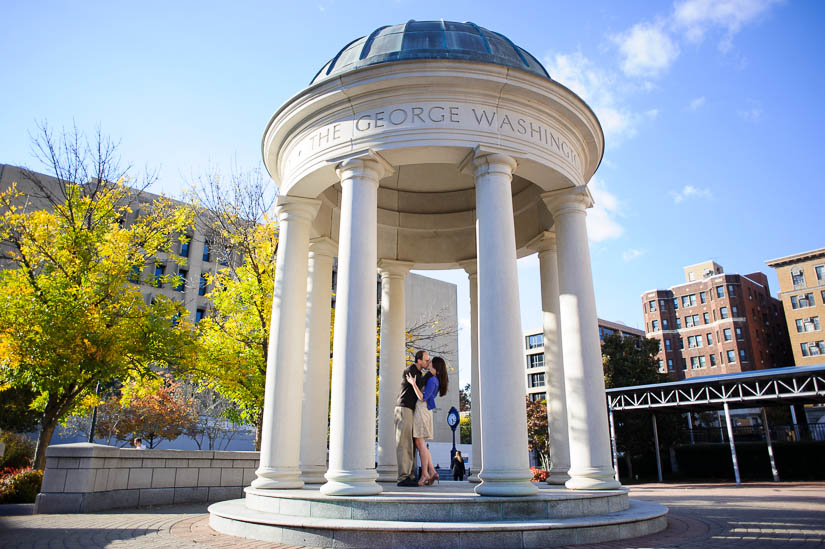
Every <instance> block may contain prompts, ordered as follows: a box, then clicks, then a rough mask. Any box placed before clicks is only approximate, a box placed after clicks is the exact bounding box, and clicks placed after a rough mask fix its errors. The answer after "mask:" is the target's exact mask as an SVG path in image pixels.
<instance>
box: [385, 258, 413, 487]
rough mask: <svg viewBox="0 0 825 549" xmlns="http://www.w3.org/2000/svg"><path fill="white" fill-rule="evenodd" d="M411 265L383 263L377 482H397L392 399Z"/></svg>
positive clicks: (402, 360)
mask: <svg viewBox="0 0 825 549" xmlns="http://www.w3.org/2000/svg"><path fill="white" fill-rule="evenodd" d="M411 267H412V263H403V262H401V261H391V260H388V259H382V260H380V261H379V262H378V269H379V272H380V273H381V355H380V358H379V367H378V456H377V462H378V480H379V481H381V482H390V481H392V482H395V481H396V480H398V464H397V463H396V459H395V418H394V410H395V399H396V396H397V393H398V389H399V387H401V379H402V374H403V372H404V366H405V364H406V337H405V332H404V330H405V326H404V319H405V318H406V317H405V300H404V278H405V277H406V276H407V273H408V272H409V270H410V268H411Z"/></svg>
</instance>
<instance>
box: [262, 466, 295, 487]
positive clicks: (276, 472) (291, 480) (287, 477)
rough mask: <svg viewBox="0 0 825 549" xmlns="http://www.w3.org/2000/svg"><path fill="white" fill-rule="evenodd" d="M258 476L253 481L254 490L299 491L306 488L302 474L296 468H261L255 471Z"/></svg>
mask: <svg viewBox="0 0 825 549" xmlns="http://www.w3.org/2000/svg"><path fill="white" fill-rule="evenodd" d="M255 474H256V475H257V476H258V478H256V479H255V480H253V481H252V484H251V486H252V487H253V488H260V489H261V490H297V489H300V488H303V487H304V481H302V480H301V472H300V471H298V469H296V468H288V469H281V468H261V469H258V470H257V471H255Z"/></svg>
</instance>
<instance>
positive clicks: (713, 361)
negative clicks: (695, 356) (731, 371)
mask: <svg viewBox="0 0 825 549" xmlns="http://www.w3.org/2000/svg"><path fill="white" fill-rule="evenodd" d="M710 367H711V368H716V355H714V354H711V355H710Z"/></svg>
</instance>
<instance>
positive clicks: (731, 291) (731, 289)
mask: <svg viewBox="0 0 825 549" xmlns="http://www.w3.org/2000/svg"><path fill="white" fill-rule="evenodd" d="M728 295H729V296H730V297H736V286H734V285H733V284H728Z"/></svg>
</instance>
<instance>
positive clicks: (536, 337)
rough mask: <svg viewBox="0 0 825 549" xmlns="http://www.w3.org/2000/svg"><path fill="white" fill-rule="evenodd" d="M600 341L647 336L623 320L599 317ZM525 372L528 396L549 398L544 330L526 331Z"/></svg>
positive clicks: (639, 338) (533, 398) (536, 398)
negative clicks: (622, 321) (616, 337)
mask: <svg viewBox="0 0 825 549" xmlns="http://www.w3.org/2000/svg"><path fill="white" fill-rule="evenodd" d="M598 321H599V341H601V342H604V338H605V337H607V336H610V335H614V334H615V335H619V336H621V337H622V338H626V337H632V338H635V339H637V340H641V339H642V338H643V337H645V332H644V330H639V329H638V328H631V327H630V326H627V325H625V324H622V323H621V322H611V321H609V320H604V319H601V318H600V319H598ZM524 374H525V382H526V390H527V397H528V398H529V399H530V400H532V401H536V400H545V399H546V398H547V381H548V375H547V374H548V372H547V364H546V363H545V361H544V330H542V329H535V330H532V331H529V332H525V333H524Z"/></svg>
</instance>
